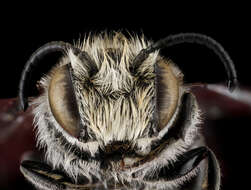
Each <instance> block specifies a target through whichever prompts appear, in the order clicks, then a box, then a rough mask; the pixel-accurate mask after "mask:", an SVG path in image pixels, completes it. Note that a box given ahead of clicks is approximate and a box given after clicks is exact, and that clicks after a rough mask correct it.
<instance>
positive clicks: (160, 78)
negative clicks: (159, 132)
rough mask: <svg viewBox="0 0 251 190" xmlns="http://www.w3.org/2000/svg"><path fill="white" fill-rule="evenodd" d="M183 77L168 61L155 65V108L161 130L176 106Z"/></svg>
mask: <svg viewBox="0 0 251 190" xmlns="http://www.w3.org/2000/svg"><path fill="white" fill-rule="evenodd" d="M182 78H183V75H182V74H181V72H180V71H179V70H178V68H176V67H175V66H174V65H173V64H172V63H171V62H170V61H166V60H163V59H162V60H160V61H159V62H158V64H157V82H156V84H157V107H158V116H159V127H160V129H163V128H164V127H165V126H166V125H167V123H168V122H169V121H170V119H171V118H172V116H173V114H174V113H175V110H176V108H177V106H178V100H179V96H180V93H179V91H180V90H179V89H180V85H181V81H182Z"/></svg>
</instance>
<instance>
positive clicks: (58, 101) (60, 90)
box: [48, 65, 80, 137]
mask: <svg viewBox="0 0 251 190" xmlns="http://www.w3.org/2000/svg"><path fill="white" fill-rule="evenodd" d="M48 95H49V103H50V108H51V112H52V114H53V116H54V118H55V119H56V121H57V122H58V124H59V125H60V126H61V127H62V128H63V129H64V130H65V131H66V132H68V133H69V134H70V135H72V136H74V137H78V136H79V132H80V127H79V124H80V117H79V113H78V107H77V102H76V97H75V94H74V89H73V84H72V80H71V75H70V71H69V67H68V65H64V66H61V67H59V68H57V70H56V71H55V72H54V73H53V75H52V78H51V81H50V85H49V91H48Z"/></svg>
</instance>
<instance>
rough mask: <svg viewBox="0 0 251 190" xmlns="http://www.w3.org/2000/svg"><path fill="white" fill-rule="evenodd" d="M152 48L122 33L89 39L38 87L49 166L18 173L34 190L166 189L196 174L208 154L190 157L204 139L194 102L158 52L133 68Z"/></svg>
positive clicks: (41, 139) (41, 141)
mask: <svg viewBox="0 0 251 190" xmlns="http://www.w3.org/2000/svg"><path fill="white" fill-rule="evenodd" d="M150 44H151V42H148V41H146V40H145V39H144V38H143V37H138V36H134V37H130V38H126V37H125V36H124V35H122V34H121V33H115V34H111V35H108V34H103V35H94V36H88V37H87V38H85V39H84V40H83V42H81V43H79V44H77V45H75V47H74V48H68V49H67V52H66V54H65V56H64V57H63V58H62V59H61V61H60V62H59V63H58V64H57V65H56V66H54V67H53V68H52V70H51V71H50V72H49V73H48V74H47V75H46V76H45V77H44V78H43V79H42V80H41V81H40V84H41V86H42V87H43V89H44V91H43V94H41V95H40V96H39V97H38V98H37V99H36V100H35V101H34V102H33V104H34V106H35V109H34V114H35V123H36V129H37V140H38V145H39V146H40V147H42V148H45V149H46V154H45V156H46V162H47V164H48V165H49V166H48V165H39V164H34V163H33V164H31V163H28V162H26V163H24V164H23V165H22V167H21V170H22V172H23V173H24V175H25V176H26V177H27V178H29V180H30V181H31V182H32V183H33V184H35V186H36V187H38V188H41V189H49V188H53V189H67V188H68V189H81V188H83V189H84V188H89V189H92V188H94V189H95V188H96V187H97V188H98V187H100V188H101V189H105V188H108V189H109V188H110V189H112V188H122V187H124V185H125V186H126V187H127V188H132V189H133V188H146V189H152V188H158V189H166V188H176V187H180V185H182V184H183V183H184V182H185V181H187V180H189V179H192V178H193V177H194V176H196V175H197V174H198V172H199V167H201V166H199V163H200V161H201V160H202V158H201V157H202V155H203V154H204V152H205V150H202V149H198V150H196V151H197V152H196V154H194V155H195V156H191V155H193V152H191V151H190V152H189V150H190V149H191V148H192V147H196V145H195V141H196V140H195V139H196V138H197V137H198V135H199V133H198V124H199V123H200V120H199V116H200V111H199V108H198V105H197V102H196V99H195V97H194V96H193V95H192V94H191V93H190V92H189V90H188V89H187V88H186V87H185V86H184V85H183V82H182V80H183V75H182V73H181V72H180V71H179V69H178V68H177V67H176V66H175V65H174V64H173V63H172V62H171V61H170V60H168V59H165V58H163V57H161V56H160V55H159V53H158V52H155V53H152V54H150V55H149V56H148V57H147V59H145V60H143V61H142V62H141V63H140V64H137V65H134V59H135V57H136V56H137V55H138V54H139V53H140V51H141V50H142V49H145V48H147V47H148V46H149V45H150ZM83 52H85V53H83ZM194 159H195V161H194ZM197 159H199V161H198V160H197ZM196 160H197V161H196ZM191 164H192V166H193V167H191ZM31 165H32V167H31ZM27 168H29V169H27ZM174 168H178V170H177V171H176V170H174ZM58 170H60V171H61V172H60V173H58V172H56V171H58ZM177 172H178V173H177ZM93 184H96V186H95V187H94V186H92V185H93ZM120 186H121V187H120ZM122 189H123V188H122Z"/></svg>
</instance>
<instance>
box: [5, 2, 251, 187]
mask: <svg viewBox="0 0 251 190" xmlns="http://www.w3.org/2000/svg"><path fill="white" fill-rule="evenodd" d="M16 6H18V5H16ZM39 6H40V5H37V7H39ZM205 6H207V7H208V9H206V8H205V7H204V6H202V7H203V8H200V9H195V10H192V9H186V8H185V7H184V10H185V11H183V9H182V10H181V9H180V8H179V9H173V11H171V12H170V11H168V10H169V9H171V8H170V7H169V8H166V9H164V8H163V10H160V11H158V10H157V11H156V9H155V11H156V12H158V13H156V14H153V13H152V14H142V13H141V12H138V13H137V10H136V11H135V10H132V11H135V12H136V14H135V15H133V16H132V14H129V16H128V10H127V12H125V13H123V12H120V11H119V10H117V11H116V10H114V11H115V12H114V15H112V14H111V12H109V13H110V14H111V16H109V15H110V14H109V13H107V14H101V13H100V14H99V13H98V12H95V11H94V12H92V11H91V10H89V11H90V12H88V13H87V14H85V15H84V14H80V13H81V12H78V11H75V12H74V11H72V12H71V11H68V9H58V12H54V10H55V9H54V8H51V7H46V8H44V9H42V11H41V12H40V11H39V12H38V11H37V9H36V8H34V9H28V10H26V9H22V8H20V9H19V10H18V11H16V10H14V9H12V8H10V7H11V6H10V7H6V9H7V10H8V11H7V13H6V14H3V15H1V35H0V37H1V46H2V48H3V49H2V51H1V69H0V84H1V91H0V98H1V101H0V112H1V113H6V112H7V113H11V114H9V115H7V116H6V115H5V117H8V118H9V119H7V120H2V121H1V122H2V123H0V151H1V152H0V189H20V187H22V189H32V186H31V185H29V184H28V183H27V182H26V181H25V180H24V178H23V177H22V175H21V174H20V172H19V164H20V160H21V159H23V158H29V157H34V156H37V155H40V153H39V152H37V149H36V148H35V146H34V145H35V144H34V131H33V130H32V127H31V125H30V124H31V122H32V116H31V115H28V113H29V112H28V113H26V114H25V118H23V117H22V116H21V115H20V113H18V112H17V111H16V110H15V100H14V99H12V100H6V99H7V98H15V97H16V95H17V86H18V81H19V79H20V75H21V72H22V69H23V66H24V64H25V62H26V61H27V59H28V58H29V56H30V55H31V54H32V53H33V52H34V51H35V50H36V49H37V48H39V47H40V46H42V45H43V44H45V43H47V42H50V41H55V40H62V41H66V42H70V43H72V42H73V41H74V40H75V41H76V40H78V39H79V38H80V37H83V36H84V34H86V33H89V32H97V33H98V32H99V31H103V30H108V31H112V30H115V31H118V30H119V31H122V32H125V33H127V31H129V32H133V33H136V34H141V33H143V34H144V35H145V36H146V38H147V39H150V40H153V41H157V40H159V39H160V38H164V37H165V36H167V35H169V34H175V33H180V32H198V33H203V34H206V35H209V36H211V37H213V38H214V39H215V40H217V41H218V42H220V43H221V44H222V45H223V46H224V47H225V49H226V50H227V51H228V53H229V54H230V56H231V57H232V59H233V60H234V62H235V66H236V70H237V73H238V78H239V83H240V86H241V90H240V91H238V92H236V93H237V94H239V95H238V98H237V99H236V96H233V95H229V94H226V93H225V92H226V89H225V88H224V86H220V87H219V86H218V87H219V88H218V87H216V86H211V87H212V88H210V89H195V90H194V92H195V94H196V95H197V97H198V100H199V102H200V104H201V106H202V108H203V112H204V119H205V125H204V126H203V133H204V134H205V136H206V139H207V142H208V144H209V146H210V147H211V148H212V149H213V150H214V151H215V153H216V155H217V157H218V159H219V161H220V163H221V167H222V171H223V173H222V180H223V181H222V189H232V188H233V189H234V188H236V189H237V188H238V189H241V188H245V186H246V185H248V180H247V179H248V177H249V176H248V174H246V170H248V166H249V162H250V159H249V158H250V157H249V150H250V148H249V145H250V143H249V139H250V135H251V133H249V132H250V130H249V128H250V127H251V117H250V116H251V95H250V92H251V91H250V90H251V88H250V87H251V79H250V52H249V51H250V42H251V40H250V29H249V28H248V25H249V24H250V14H249V13H248V12H247V11H246V10H245V6H238V5H236V6H235V5H234V7H233V9H229V8H228V9H224V10H223V9H221V8H217V5H211V6H212V7H210V5H209V4H208V5H205ZM3 8H4V7H3ZM69 9H70V8H69ZM144 10H145V11H147V10H148V9H144ZM84 12H85V11H84ZM135 12H134V13H135ZM149 12H150V13H151V11H149ZM75 13H76V14H75ZM115 13H116V14H115ZM129 13H131V12H130V11H129ZM1 14H2V13H1ZM123 14H124V15H125V17H123V19H122V18H121V20H120V17H119V16H123ZM11 15H12V16H13V17H11ZM95 16H97V18H96V19H95ZM130 16H131V17H130ZM101 17H102V18H103V17H104V18H106V17H107V19H106V21H110V23H109V22H108V23H107V22H105V21H103V22H102V21H101V19H102V18H101ZM104 18H103V19H104ZM115 19H116V20H115ZM133 21H135V22H134V23H133ZM97 23H99V24H97ZM100 23H102V24H100ZM111 23H115V24H111ZM161 53H162V54H163V55H164V56H166V57H169V58H170V59H172V60H173V61H174V62H175V63H176V64H177V65H178V66H179V67H180V69H181V70H182V71H183V73H184V75H185V82H187V83H195V82H203V83H209V84H216V83H217V84H221V85H222V84H224V83H225V79H226V73H225V71H224V67H223V65H222V63H221V62H220V61H219V59H218V58H217V56H216V55H214V54H213V53H212V51H210V50H208V49H207V48H205V47H201V46H196V45H189V44H184V45H180V46H177V47H173V48H170V49H168V50H163V51H162V52H161ZM57 58H58V57H57V56H53V57H48V58H46V59H45V60H43V62H44V64H43V67H41V68H39V71H38V72H37V74H36V75H35V76H36V78H37V79H39V78H41V76H42V75H43V74H45V73H46V72H47V71H48V69H49V68H50V65H52V64H53V63H54V62H55V61H56V60H57ZM32 86H33V87H31V89H32V90H31V94H30V95H31V96H32V95H36V93H37V92H36V89H35V80H34V84H33V85H32ZM217 89H218V90H217ZM219 89H221V90H219ZM240 94H241V95H240ZM1 113H0V114H1ZM27 115H28V116H27ZM0 116H1V115H0ZM10 118H11V119H10ZM22 118H23V119H22ZM20 121H21V122H20ZM13 123H15V125H14V124H13ZM34 152H35V153H36V154H34Z"/></svg>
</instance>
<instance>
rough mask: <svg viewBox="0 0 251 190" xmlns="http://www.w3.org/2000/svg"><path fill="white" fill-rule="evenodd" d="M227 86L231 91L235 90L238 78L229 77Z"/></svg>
mask: <svg viewBox="0 0 251 190" xmlns="http://www.w3.org/2000/svg"><path fill="white" fill-rule="evenodd" d="M227 87H228V90H229V91H230V92H233V91H234V90H235V89H236V88H237V87H238V80H237V78H233V79H229V80H228V82H227Z"/></svg>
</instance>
